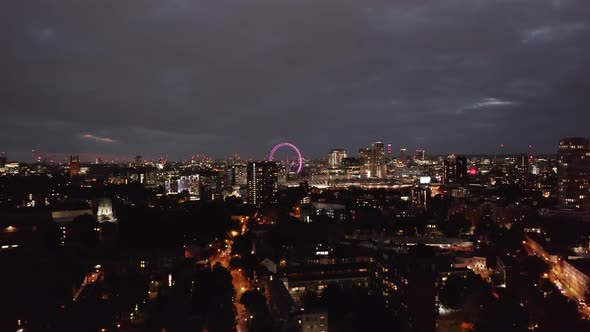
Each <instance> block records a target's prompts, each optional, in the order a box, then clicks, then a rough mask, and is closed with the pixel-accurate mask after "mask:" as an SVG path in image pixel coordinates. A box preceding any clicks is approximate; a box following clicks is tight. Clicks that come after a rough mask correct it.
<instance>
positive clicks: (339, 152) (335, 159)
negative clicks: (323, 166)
mask: <svg viewBox="0 0 590 332" xmlns="http://www.w3.org/2000/svg"><path fill="white" fill-rule="evenodd" d="M344 158H346V151H344V150H343V149H334V150H332V151H330V154H329V155H328V164H329V165H330V167H331V168H337V167H340V166H341V165H342V160H343V159H344Z"/></svg>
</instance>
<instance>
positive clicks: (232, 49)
mask: <svg viewBox="0 0 590 332" xmlns="http://www.w3.org/2000/svg"><path fill="white" fill-rule="evenodd" d="M0 12H2V13H3V16H2V18H3V22H5V24H6V27H7V28H6V29H3V31H1V32H0V36H2V38H3V40H6V41H7V44H6V50H7V53H6V55H7V56H6V57H3V58H2V60H0V68H1V69H2V71H3V73H4V75H3V77H4V80H2V82H1V83H0V88H1V89H2V91H3V92H2V96H3V97H2V98H1V99H0V109H1V112H2V115H3V124H4V126H3V130H2V131H1V132H0V142H2V143H0V151H5V152H6V154H7V155H8V156H9V158H10V159H15V160H25V161H30V160H33V159H34V154H32V153H31V150H33V149H34V150H36V151H38V152H40V153H41V154H42V155H44V154H52V155H59V156H62V157H66V156H69V155H70V154H76V155H80V156H81V157H82V159H90V160H93V159H94V158H95V157H96V156H98V155H103V156H105V157H107V158H108V156H115V157H122V156H125V157H127V158H132V157H133V156H134V155H137V154H139V155H144V156H146V157H151V158H156V157H157V156H160V155H165V154H168V155H169V158H170V159H171V160H176V159H183V158H186V157H187V156H191V155H195V154H197V153H198V154H206V155H211V156H213V157H215V158H226V157H229V156H231V155H233V154H235V153H236V152H239V153H240V154H242V155H244V156H245V157H247V158H255V159H261V158H263V157H264V156H265V155H266V154H267V153H268V151H269V150H270V149H271V148H272V146H274V145H275V144H276V143H279V142H283V141H288V142H293V143H294V144H296V145H298V146H299V147H300V148H301V149H302V151H303V153H304V155H305V156H306V157H313V158H317V157H321V156H325V155H327V153H328V152H329V151H330V150H331V149H333V148H344V149H346V150H347V151H348V152H349V153H350V154H355V153H356V151H357V150H358V149H359V148H362V147H365V146H368V145H370V143H372V142H374V141H383V142H384V143H386V144H387V143H391V144H393V146H394V147H395V148H407V149H408V151H413V150H415V149H418V148H425V149H426V150H427V153H432V154H450V153H457V154H471V153H490V154H494V153H498V152H499V151H500V148H499V146H500V145H501V144H505V150H506V152H507V153H520V152H527V151H528V146H529V145H533V146H534V150H535V152H536V153H541V154H544V153H555V152H556V145H557V143H556V142H558V141H559V139H560V138H562V137H569V136H582V137H587V136H588V134H587V133H588V129H589V128H588V123H589V120H590V114H589V113H588V112H585V111H584V110H585V109H587V108H588V107H589V106H590V100H589V99H588V97H587V91H588V83H587V80H586V79H585V77H586V76H587V74H588V72H589V69H590V63H589V62H588V60H587V59H588V58H589V57H588V55H590V50H589V47H588V46H587V43H584V37H585V36H586V35H587V33H588V30H589V29H590V21H589V19H588V17H590V5H589V4H588V3H587V2H585V1H581V0H580V1H576V0H562V1H548V0H547V1H537V0H525V1H519V2H514V1H489V0H478V1H471V2H469V4H465V3H464V2H462V1H448V2H434V1H413V2H411V3H384V2H381V1H378V0H370V1H355V0H351V1H346V2H341V1H338V2H336V1H335V0H329V1H324V2H321V3H317V2H311V1H299V2H281V3H270V2H267V1H264V0H255V1H251V2H248V3H247V4H243V3H242V4H240V3H237V2H234V1H223V2H216V3H206V4H205V3H197V2H190V1H174V2H164V3H163V2H153V1H147V2H131V3H127V4H126V5H121V4H120V3H119V2H101V3H97V4H90V3H83V4H82V3H79V4H76V3H72V2H52V3H50V2H38V3H36V4H33V3H23V2H20V3H14V2H7V3H3V4H2V5H0ZM507 12H509V13H510V16H509V17H507V16H506V13H507ZM498 22H501V24H498ZM434 36H436V38H434ZM90 156H93V157H92V158H89V157H90Z"/></svg>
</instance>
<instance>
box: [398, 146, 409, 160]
mask: <svg viewBox="0 0 590 332" xmlns="http://www.w3.org/2000/svg"><path fill="white" fill-rule="evenodd" d="M407 159H408V150H407V149H401V150H400V152H399V160H400V161H401V162H402V163H405V162H406V160H407Z"/></svg>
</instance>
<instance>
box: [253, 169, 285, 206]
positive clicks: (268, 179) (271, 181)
mask: <svg viewBox="0 0 590 332" xmlns="http://www.w3.org/2000/svg"><path fill="white" fill-rule="evenodd" d="M247 173H248V183H247V185H248V200H247V201H248V204H250V205H253V206H255V207H257V208H264V207H267V206H270V205H273V204H276V203H277V192H278V173H279V168H278V165H277V163H276V162H275V161H254V162H249V163H248V171H247Z"/></svg>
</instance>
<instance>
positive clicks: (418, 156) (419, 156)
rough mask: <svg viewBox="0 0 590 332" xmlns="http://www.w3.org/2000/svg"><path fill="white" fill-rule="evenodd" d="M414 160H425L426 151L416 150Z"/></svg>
mask: <svg viewBox="0 0 590 332" xmlns="http://www.w3.org/2000/svg"><path fill="white" fill-rule="evenodd" d="M416 159H417V160H422V161H424V160H426V150H424V149H418V150H416Z"/></svg>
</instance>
